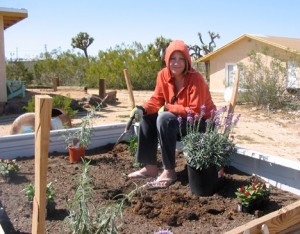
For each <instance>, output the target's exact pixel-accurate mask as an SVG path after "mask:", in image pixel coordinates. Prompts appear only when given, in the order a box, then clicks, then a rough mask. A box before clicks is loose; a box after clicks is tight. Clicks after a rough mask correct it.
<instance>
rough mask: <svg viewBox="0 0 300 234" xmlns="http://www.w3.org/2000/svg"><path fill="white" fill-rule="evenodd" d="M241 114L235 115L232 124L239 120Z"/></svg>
mask: <svg viewBox="0 0 300 234" xmlns="http://www.w3.org/2000/svg"><path fill="white" fill-rule="evenodd" d="M240 116H241V114H238V115H237V117H236V118H235V120H234V121H233V122H232V124H233V125H236V124H237V122H239V119H240Z"/></svg>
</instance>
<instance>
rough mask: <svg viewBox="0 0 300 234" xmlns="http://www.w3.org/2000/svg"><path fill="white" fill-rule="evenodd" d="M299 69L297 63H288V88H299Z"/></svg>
mask: <svg viewBox="0 0 300 234" xmlns="http://www.w3.org/2000/svg"><path fill="white" fill-rule="evenodd" d="M299 69H300V68H299V67H298V66H297V63H296V62H295V61H288V63H287V72H288V74H287V88H299V85H298V84H299V74H300V72H299Z"/></svg>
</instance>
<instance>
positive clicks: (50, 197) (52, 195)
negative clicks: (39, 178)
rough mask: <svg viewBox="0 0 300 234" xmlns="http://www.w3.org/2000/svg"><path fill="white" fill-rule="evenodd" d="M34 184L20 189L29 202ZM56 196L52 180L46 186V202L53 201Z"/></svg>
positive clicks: (31, 198)
mask: <svg viewBox="0 0 300 234" xmlns="http://www.w3.org/2000/svg"><path fill="white" fill-rule="evenodd" d="M34 190H35V189H34V185H33V184H32V183H30V184H28V185H26V187H25V188H24V189H23V190H22V191H23V192H24V193H25V196H26V197H27V200H28V201H29V202H32V201H33V198H34ZM55 197H56V194H55V192H54V189H53V186H52V182H49V183H48V184H47V186H46V199H47V202H54V199H55Z"/></svg>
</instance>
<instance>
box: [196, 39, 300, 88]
mask: <svg viewBox="0 0 300 234" xmlns="http://www.w3.org/2000/svg"><path fill="white" fill-rule="evenodd" d="M267 50H268V51H271V52H272V53H270V54H276V55H277V56H279V57H280V58H281V57H282V58H284V59H285V60H286V59H287V58H288V60H287V62H285V64H286V66H287V68H288V71H290V70H293V71H296V72H290V73H289V74H288V76H287V77H288V78H287V79H288V80H287V88H296V89H299V88H300V78H299V77H300V72H299V61H300V39H296V38H285V37H274V36H262V35H259V36H256V35H249V34H244V35H242V36H241V37H239V38H237V39H235V40H233V41H232V42H230V43H228V44H226V45H225V46H223V47H221V48H219V49H217V50H215V51H213V52H211V53H209V54H207V55H206V56H204V57H202V58H200V59H199V60H198V61H197V62H204V63H207V65H208V68H209V69H208V70H209V72H208V75H209V80H210V90H211V91H212V92H220V93H223V92H225V90H226V88H227V87H232V85H233V81H234V70H235V67H236V66H237V64H239V63H243V64H245V65H247V64H249V53H250V52H251V51H255V52H258V53H260V54H262V55H263V56H265V58H266V59H268V58H269V59H272V56H271V55H267V54H265V53H264V51H267ZM269 61H270V60H269ZM297 61H298V62H297Z"/></svg>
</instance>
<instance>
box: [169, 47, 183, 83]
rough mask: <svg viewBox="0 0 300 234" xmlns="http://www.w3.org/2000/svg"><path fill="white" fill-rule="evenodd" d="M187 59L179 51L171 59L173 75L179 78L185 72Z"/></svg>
mask: <svg viewBox="0 0 300 234" xmlns="http://www.w3.org/2000/svg"><path fill="white" fill-rule="evenodd" d="M185 61H186V59H185V57H184V56H183V54H182V53H181V52H179V51H175V52H174V53H173V54H172V55H171V57H170V64H169V65H170V66H169V67H170V70H171V72H172V74H173V75H174V76H175V77H177V76H181V75H182V74H183V72H184V70H185V63H186V62H185Z"/></svg>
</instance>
